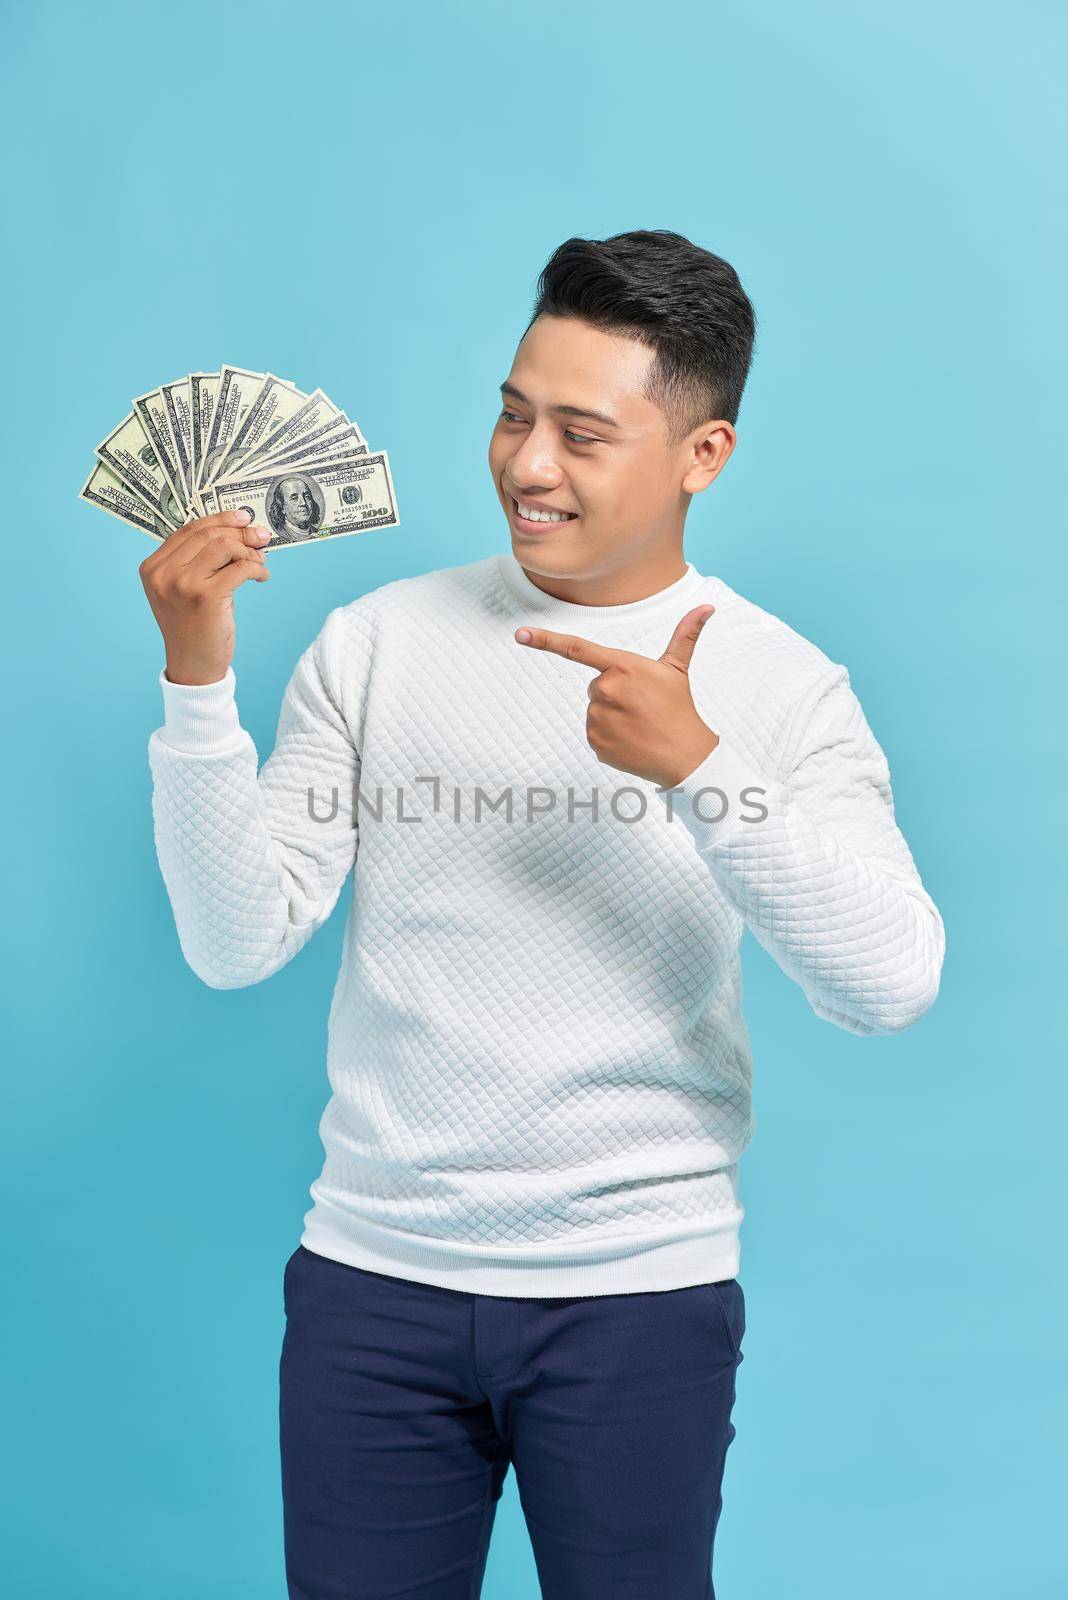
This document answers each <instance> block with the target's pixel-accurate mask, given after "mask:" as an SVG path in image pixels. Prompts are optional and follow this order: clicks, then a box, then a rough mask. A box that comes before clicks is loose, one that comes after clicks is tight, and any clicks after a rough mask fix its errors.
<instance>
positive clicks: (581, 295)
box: [524, 228, 756, 443]
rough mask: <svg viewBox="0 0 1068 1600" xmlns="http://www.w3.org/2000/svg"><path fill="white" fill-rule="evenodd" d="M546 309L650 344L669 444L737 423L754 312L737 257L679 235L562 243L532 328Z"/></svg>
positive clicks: (638, 234)
mask: <svg viewBox="0 0 1068 1600" xmlns="http://www.w3.org/2000/svg"><path fill="white" fill-rule="evenodd" d="M543 315H544V316H550V317H578V318H580V319H581V320H582V321H583V322H588V323H590V324H591V325H592V326H593V327H595V328H600V329H602V330H603V331H604V332H606V333H618V334H622V335H623V336H625V337H627V338H631V339H637V340H638V341H639V342H640V343H642V344H644V345H647V346H648V347H649V348H650V349H652V350H653V351H654V352H655V360H654V361H653V362H652V363H651V365H650V368H649V376H648V379H647V382H646V388H645V392H646V395H647V397H648V398H649V399H650V400H651V401H652V402H653V403H654V405H658V406H659V407H660V409H661V410H662V411H663V412H664V413H665V415H666V416H667V419H668V435H669V438H670V440H671V442H672V443H678V441H679V440H680V439H683V438H685V436H686V435H687V433H689V431H690V429H691V428H696V427H698V426H699V424H700V423H702V422H708V421H711V420H713V419H715V418H717V417H722V418H724V419H725V420H726V421H727V422H730V423H731V424H734V423H735V422H737V420H738V412H739V409H740V407H741V403H742V391H743V389H744V388H745V380H746V378H747V377H748V375H749V367H750V363H751V361H752V358H753V345H754V341H755V338H756V317H755V314H754V312H753V307H752V304H751V303H750V300H749V296H748V295H747V294H746V292H745V290H744V289H743V288H742V285H741V282H740V281H739V278H738V274H737V273H736V272H735V270H734V268H733V267H732V266H731V264H730V262H729V261H724V260H723V258H722V257H721V256H714V255H713V254H712V253H711V251H709V250H702V249H701V248H700V246H699V245H696V244H692V243H691V242H690V240H689V239H685V238H683V236H682V234H681V233H669V232H667V231H666V230H664V229H652V230H650V229H644V228H639V229H636V230H634V231H633V232H631V233H616V234H613V235H612V237H611V238H610V239H577V238H576V239H565V241H564V243H563V244H562V245H560V246H559V247H558V248H557V249H556V250H554V251H553V253H552V255H551V256H550V257H549V260H548V261H547V262H546V264H545V266H544V267H543V268H542V271H541V275H540V276H539V278H538V286H537V297H536V300H535V304H534V311H533V314H532V316H531V318H530V322H528V323H527V329H529V328H530V327H531V325H532V324H533V323H534V322H535V321H536V319H537V318H538V317H540V316H543ZM526 331H527V330H526V329H524V332H526Z"/></svg>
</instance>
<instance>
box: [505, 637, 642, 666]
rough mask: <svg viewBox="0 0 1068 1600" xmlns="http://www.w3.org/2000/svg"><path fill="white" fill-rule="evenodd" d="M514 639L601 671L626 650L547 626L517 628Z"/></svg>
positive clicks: (530, 648) (528, 646) (534, 648)
mask: <svg viewBox="0 0 1068 1600" xmlns="http://www.w3.org/2000/svg"><path fill="white" fill-rule="evenodd" d="M515 637H516V641H517V642H518V643H519V644H525V645H526V647H527V649H528V650H547V651H548V652H549V653H550V655H554V656H563V657H564V659H565V660H566V661H578V662H581V664H582V665H583V666H584V667H596V669H597V671H598V672H603V671H604V670H605V668H606V667H610V666H611V665H612V663H613V661H616V660H618V658H619V657H620V656H623V655H629V654H630V652H629V651H627V650H613V649H612V647H611V646H610V645H606V644H594V642H593V640H592V639H583V638H581V637H580V635H578V634H575V633H553V632H552V631H551V630H550V629H548V628H517V629H516V630H515Z"/></svg>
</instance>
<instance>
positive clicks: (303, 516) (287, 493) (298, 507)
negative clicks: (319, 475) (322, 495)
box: [282, 478, 315, 528]
mask: <svg viewBox="0 0 1068 1600" xmlns="http://www.w3.org/2000/svg"><path fill="white" fill-rule="evenodd" d="M282 509H283V510H284V512H285V514H286V521H287V522H291V523H292V524H293V526H294V528H307V527H308V526H309V524H310V523H311V520H312V516H313V513H314V510H315V501H314V500H313V499H312V496H311V494H310V493H309V490H308V485H307V484H306V483H304V482H303V480H302V479H300V478H287V479H286V481H285V483H283V485H282Z"/></svg>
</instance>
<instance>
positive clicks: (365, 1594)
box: [279, 1245, 745, 1600]
mask: <svg viewBox="0 0 1068 1600" xmlns="http://www.w3.org/2000/svg"><path fill="white" fill-rule="evenodd" d="M284 1298H285V1312H286V1329H285V1337H284V1339H283V1343H282V1356H281V1362H280V1367H279V1422H280V1444H281V1465H282V1500H283V1514H284V1531H285V1561H286V1578H287V1582H288V1585H289V1595H290V1600H387V1597H388V1600H409V1597H410V1600H477V1597H478V1596H479V1595H480V1594H481V1592H482V1578H483V1573H484V1571H485V1566H486V1556H487V1552H488V1550H489V1541H490V1532H491V1530H492V1527H493V1518H494V1513H495V1511H496V1507H497V1501H498V1500H499V1498H500V1495H501V1492H502V1489H503V1487H504V1481H505V1478H506V1476H507V1473H508V1468H509V1466H510V1465H512V1466H514V1467H515V1474H516V1485H517V1488H518V1492H519V1498H520V1503H521V1506H522V1509H523V1514H524V1516H525V1519H526V1525H527V1529H528V1531H529V1534H530V1540H531V1544H532V1546H533V1550H534V1558H535V1561H536V1563H537V1570H538V1578H539V1582H540V1585H541V1593H542V1597H543V1600H715V1591H714V1589H713V1586H712V1546H713V1539H714V1537H715V1532H716V1524H717V1522H718V1520H719V1513H720V1509H721V1507H722V1504H723V1502H722V1498H721V1494H720V1485H721V1482H722V1478H723V1466H724V1460H725V1457H726V1453H727V1449H728V1447H729V1445H730V1443H731V1440H732V1439H733V1438H734V1435H735V1429H734V1425H733V1423H732V1422H731V1409H732V1407H733V1404H734V1398H735V1375H736V1372H737V1369H738V1365H739V1363H740V1362H741V1361H742V1359H743V1357H742V1353H741V1344H742V1336H743V1334H744V1332H745V1301H744V1297H743V1294H742V1289H741V1285H740V1284H739V1282H738V1280H737V1279H736V1278H727V1279H724V1280H722V1281H721V1282H719V1283H704V1284H699V1285H697V1286H696V1287H693V1288H687V1289H669V1290H663V1291H658V1292H641V1293H637V1294H621V1295H596V1296H582V1297H576V1298H567V1299H557V1298H553V1299H544V1300H528V1299H515V1298H509V1297H505V1296H501V1295H483V1294H470V1293H466V1292H464V1291H462V1290H458V1289H447V1288H439V1287H438V1286H436V1285H433V1284H424V1283H415V1282H412V1281H411V1280H410V1279H407V1278H395V1277H389V1276H386V1275H384V1274H381V1273H377V1272H368V1271H365V1270H364V1269H363V1268H360V1267H350V1266H346V1265H345V1264H343V1263H342V1262H338V1261H332V1260H329V1259H327V1257H325V1256H320V1255H317V1254H316V1253H314V1252H313V1251H310V1250H306V1249H305V1248H304V1246H303V1245H298V1247H297V1249H296V1250H295V1251H294V1253H293V1255H292V1256H291V1257H290V1259H289V1261H288V1262H287V1264H286V1270H285V1286H284Z"/></svg>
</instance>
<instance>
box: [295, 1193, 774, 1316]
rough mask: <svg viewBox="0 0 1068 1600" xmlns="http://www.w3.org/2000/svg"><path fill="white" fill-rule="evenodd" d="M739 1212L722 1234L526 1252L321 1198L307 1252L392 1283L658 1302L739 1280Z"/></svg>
mask: <svg viewBox="0 0 1068 1600" xmlns="http://www.w3.org/2000/svg"><path fill="white" fill-rule="evenodd" d="M743 1215H744V1211H743V1208H742V1206H741V1205H740V1204H737V1205H736V1206H735V1208H734V1210H733V1211H731V1212H728V1213H727V1214H726V1216H725V1217H724V1218H723V1219H722V1220H720V1221H719V1223H718V1225H717V1226H712V1225H710V1223H709V1222H706V1221H698V1222H691V1223H689V1224H683V1223H680V1224H678V1225H676V1226H674V1227H669V1228H667V1229H662V1230H659V1231H657V1232H656V1233H644V1234H624V1235H620V1234H614V1235H600V1236H594V1237H591V1238H589V1239H586V1238H583V1237H582V1236H578V1237H576V1238H574V1239H572V1240H570V1241H569V1242H568V1241H561V1240H558V1239H552V1240H548V1241H546V1242H543V1243H538V1244H533V1245H528V1246H526V1247H525V1248H524V1249H522V1250H521V1251H512V1252H509V1251H508V1250H499V1249H496V1248H495V1247H494V1246H492V1245H481V1246H480V1245H465V1244H463V1243H462V1242H460V1243H457V1242H455V1241H453V1240H443V1239H429V1238H426V1237H425V1236H423V1235H419V1234H412V1233H405V1232H404V1231H403V1230H402V1229H399V1228H390V1227H385V1226H383V1225H382V1224H381V1223H377V1222H369V1221H367V1220H366V1219H364V1218H361V1217H359V1216H357V1215H356V1214H355V1213H353V1212H351V1211H346V1210H344V1209H343V1208H342V1207H340V1206H338V1205H336V1204H334V1202H333V1201H330V1200H326V1199H324V1198H322V1197H321V1196H320V1197H316V1200H315V1205H314V1206H313V1207H312V1209H311V1210H310V1211H309V1212H308V1213H307V1215H306V1216H305V1218H304V1232H303V1233H302V1234H301V1238H300V1242H301V1244H302V1245H303V1246H304V1248H305V1249H306V1250H312V1251H314V1252H315V1254H316V1255H320V1256H326V1257H327V1258H328V1259H329V1260H331V1261H340V1262H342V1263H343V1264H344V1265H346V1266H350V1267H362V1268H363V1269H364V1270H365V1271H367V1272H381V1273H384V1274H385V1275H386V1276H387V1277H391V1278H407V1279H409V1280H411V1281H412V1282H415V1283H430V1284H435V1285H437V1286H438V1287H439V1288H443V1289H459V1290H462V1291H464V1292H465V1293H468V1294H488V1295H502V1296H508V1297H510V1298H516V1299H528V1300H530V1299H547V1298H550V1297H560V1296H568V1297H582V1296H586V1295H608V1294H636V1293H642V1292H645V1293H648V1292H652V1293H658V1292H663V1291H665V1290H668V1289H689V1288H692V1287H693V1286H694V1285H696V1284H701V1283H722V1282H723V1280H724V1279H725V1278H735V1277H737V1275H738V1266H739V1258H740V1243H739V1229H740V1226H741V1221H742V1217H743Z"/></svg>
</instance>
